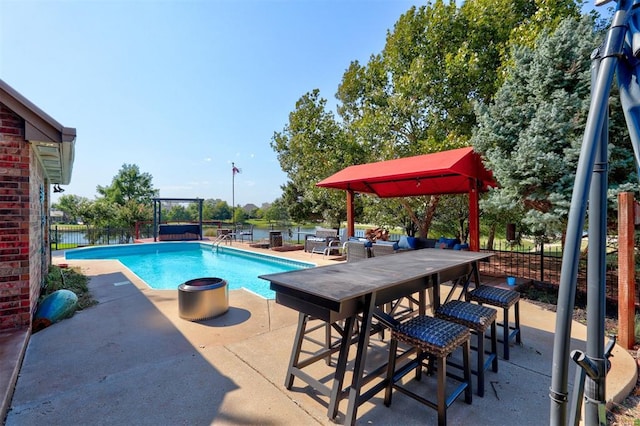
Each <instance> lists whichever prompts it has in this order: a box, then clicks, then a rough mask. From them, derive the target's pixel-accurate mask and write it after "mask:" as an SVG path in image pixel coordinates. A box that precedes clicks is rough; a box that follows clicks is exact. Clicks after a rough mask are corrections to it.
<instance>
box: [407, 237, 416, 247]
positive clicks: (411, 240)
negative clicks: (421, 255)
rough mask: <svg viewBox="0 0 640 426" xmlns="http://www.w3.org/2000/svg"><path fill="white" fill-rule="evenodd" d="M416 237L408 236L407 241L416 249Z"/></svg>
mask: <svg viewBox="0 0 640 426" xmlns="http://www.w3.org/2000/svg"><path fill="white" fill-rule="evenodd" d="M416 242H417V240H416V237H407V243H409V248H410V249H415V248H416Z"/></svg>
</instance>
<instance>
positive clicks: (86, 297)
mask: <svg viewBox="0 0 640 426" xmlns="http://www.w3.org/2000/svg"><path fill="white" fill-rule="evenodd" d="M88 283H89V278H88V277H86V276H85V275H83V274H82V273H81V272H80V270H79V269H78V268H60V267H58V266H54V265H52V266H50V267H49V274H48V275H47V278H46V285H45V288H44V289H43V291H42V292H41V294H40V300H42V299H44V298H45V297H47V296H48V295H50V294H51V293H53V292H54V291H57V290H63V289H65V290H71V291H73V292H74V293H75V294H76V296H78V308H77V310H79V311H81V310H83V309H86V308H88V307H90V306H93V305H95V304H97V303H98V302H97V301H96V300H94V299H93V297H92V296H91V293H89V287H88V285H87V284H88Z"/></svg>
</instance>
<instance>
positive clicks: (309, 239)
mask: <svg viewBox="0 0 640 426" xmlns="http://www.w3.org/2000/svg"><path fill="white" fill-rule="evenodd" d="M337 238H338V231H336V230H335V229H326V228H319V229H316V233H315V235H307V236H306V237H305V238H304V251H306V252H307V253H324V249H325V248H326V247H327V246H328V245H329V243H330V242H331V241H332V240H335V239H337Z"/></svg>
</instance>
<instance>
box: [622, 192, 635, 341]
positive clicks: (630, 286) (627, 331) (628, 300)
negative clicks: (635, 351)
mask: <svg viewBox="0 0 640 426" xmlns="http://www.w3.org/2000/svg"><path fill="white" fill-rule="evenodd" d="M634 222H635V216H634V200H633V192H621V193H620V194H618V339H619V342H620V346H622V347H624V348H625V349H632V348H633V345H634V343H635V296H636V278H635V254H634V247H633V246H634V238H633V237H634Z"/></svg>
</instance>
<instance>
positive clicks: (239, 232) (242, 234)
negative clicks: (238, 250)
mask: <svg viewBox="0 0 640 426" xmlns="http://www.w3.org/2000/svg"><path fill="white" fill-rule="evenodd" d="M236 234H237V235H238V236H239V237H240V241H244V238H245V237H247V239H248V240H249V241H251V242H253V225H251V227H250V228H249V229H245V230H243V229H242V228H241V229H239V230H237V231H236Z"/></svg>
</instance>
